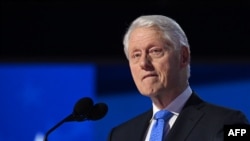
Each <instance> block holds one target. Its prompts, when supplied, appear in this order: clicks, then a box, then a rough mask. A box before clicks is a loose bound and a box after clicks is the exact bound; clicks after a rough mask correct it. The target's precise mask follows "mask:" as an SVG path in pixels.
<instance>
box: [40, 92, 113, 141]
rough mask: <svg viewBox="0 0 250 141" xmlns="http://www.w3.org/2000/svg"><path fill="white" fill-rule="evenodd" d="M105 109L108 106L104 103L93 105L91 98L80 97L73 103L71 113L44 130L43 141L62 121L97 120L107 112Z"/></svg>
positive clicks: (46, 139) (45, 140)
mask: <svg viewBox="0 0 250 141" xmlns="http://www.w3.org/2000/svg"><path fill="white" fill-rule="evenodd" d="M107 111H108V106H107V105H106V104H105V103H97V104H95V105H93V101H92V99H91V98H88V97H85V98H82V99H80V100H78V102H77V103H76V104H75V106H74V109H73V113H72V114H70V115H69V116H67V117H66V118H64V119H63V120H62V121H60V122H59V123H57V124H56V125H55V126H54V127H52V128H51V129H50V130H48V131H47V132H46V134H45V137H44V141H48V136H49V134H50V133H51V132H52V131H54V130H55V129H56V128H57V127H59V126H60V125H61V124H63V123H64V122H69V121H85V120H99V119H101V118H103V117H104V116H105V115H106V114H107Z"/></svg>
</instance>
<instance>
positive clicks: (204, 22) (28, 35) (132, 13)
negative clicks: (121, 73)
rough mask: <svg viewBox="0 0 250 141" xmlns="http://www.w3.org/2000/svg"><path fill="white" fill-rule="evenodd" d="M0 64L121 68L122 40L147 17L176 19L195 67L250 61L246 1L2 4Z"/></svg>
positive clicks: (55, 0) (34, 1) (58, 0)
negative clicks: (110, 65) (135, 21)
mask: <svg viewBox="0 0 250 141" xmlns="http://www.w3.org/2000/svg"><path fill="white" fill-rule="evenodd" d="M1 11H2V12H1V14H2V17H1V18H2V21H1V22H2V25H1V30H2V33H1V36H2V37H1V39H2V43H1V50H0V56H1V58H0V59H1V61H94V62H98V63H100V62H103V61H106V62H112V61H116V62H119V63H120V62H123V61H126V59H125V56H124V54H123V48H122V38H123V34H124V33H125V30H126V28H127V27H128V25H129V23H130V22H131V21H132V20H133V19H134V18H136V17H138V16H140V15H145V14H163V15H167V16H170V17H172V18H174V19H175V20H176V21H177V22H179V24H180V25H181V26H182V27H183V29H184V31H185V32H186V34H187V36H188V38H189V42H190V45H191V49H192V59H193V61H199V60H209V61H218V60H250V59H249V58H250V57H249V53H248V48H249V35H250V26H249V25H250V18H249V17H250V16H249V13H250V4H249V2H248V1H235V2H229V1H224V2H220V1H214V2H213V1H202V2H195V1H193V0H189V1H188V2H187V1H185V2H183V1H180V0H151V1H149V0H146V1H133V2H132V1H110V0H109V1H107V0H106V1H91V2H87V1H80V0H79V1H72V0H71V1H70V0H50V1H49V0H48V1H46V0H45V1H39V0H28V1H12V0H3V1H2V3H1Z"/></svg>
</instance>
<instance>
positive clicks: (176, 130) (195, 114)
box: [166, 93, 204, 141]
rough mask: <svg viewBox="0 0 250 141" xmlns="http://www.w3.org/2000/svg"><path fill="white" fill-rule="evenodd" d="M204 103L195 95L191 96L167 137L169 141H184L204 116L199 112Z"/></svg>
mask: <svg viewBox="0 0 250 141" xmlns="http://www.w3.org/2000/svg"><path fill="white" fill-rule="evenodd" d="M202 103H204V102H203V101H202V100H201V99H200V98H199V97H198V96H197V95H196V94H195V93H193V94H192V95H191V97H190V98H189V100H188V101H187V103H186V104H185V106H184V107H183V109H182V111H181V113H180V115H179V116H178V118H177V119H176V121H175V123H174V125H173V127H172V129H171V130H170V131H169V134H168V136H167V139H166V140H168V141H172V140H174V141H184V140H185V139H186V138H187V137H188V135H189V134H190V132H191V131H192V129H193V127H195V125H196V123H197V122H198V121H199V119H200V118H202V116H203V114H204V113H203V112H202V111H201V110H199V109H200V108H201V107H202V105H203V104H202Z"/></svg>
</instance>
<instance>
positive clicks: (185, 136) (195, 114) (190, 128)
mask: <svg viewBox="0 0 250 141" xmlns="http://www.w3.org/2000/svg"><path fill="white" fill-rule="evenodd" d="M152 113H153V111H152V109H150V110H149V111H147V112H145V113H143V114H141V115H139V116H137V117H135V118H133V119H131V120H129V121H127V122H125V123H122V124H121V125H119V126H117V127H115V128H113V129H112V131H111V132H110V134H109V137H108V141H144V140H145V136H146V132H147V128H148V126H149V121H150V119H151V117H152ZM241 123H244V124H248V121H247V118H246V117H245V115H244V114H243V113H241V112H240V111H236V110H232V109H228V108H224V107H220V106H216V105H212V104H209V103H207V102H204V101H203V100H201V99H200V98H199V97H198V96H197V95H196V94H195V93H193V94H192V95H191V97H190V98H189V99H188V101H187V103H186V104H185V105H184V107H183V109H182V111H181V113H180V114H179V116H178V118H177V119H176V121H175V123H174V125H173V127H172V129H171V130H170V131H169V134H168V136H167V141H223V136H224V133H223V126H224V125H225V124H241Z"/></svg>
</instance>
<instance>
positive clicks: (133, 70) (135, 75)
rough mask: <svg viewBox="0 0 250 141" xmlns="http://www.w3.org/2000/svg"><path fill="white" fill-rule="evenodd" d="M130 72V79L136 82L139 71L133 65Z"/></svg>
mask: <svg viewBox="0 0 250 141" xmlns="http://www.w3.org/2000/svg"><path fill="white" fill-rule="evenodd" d="M130 71H131V74H132V77H133V78H134V79H135V80H137V78H138V77H139V71H138V69H137V68H136V67H134V66H133V65H130Z"/></svg>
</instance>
